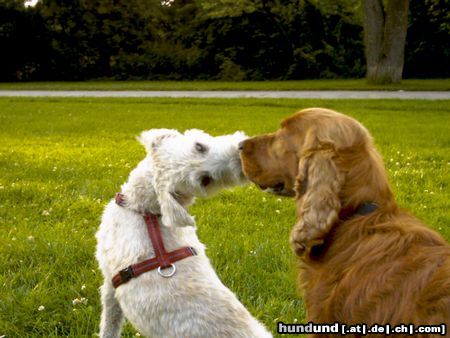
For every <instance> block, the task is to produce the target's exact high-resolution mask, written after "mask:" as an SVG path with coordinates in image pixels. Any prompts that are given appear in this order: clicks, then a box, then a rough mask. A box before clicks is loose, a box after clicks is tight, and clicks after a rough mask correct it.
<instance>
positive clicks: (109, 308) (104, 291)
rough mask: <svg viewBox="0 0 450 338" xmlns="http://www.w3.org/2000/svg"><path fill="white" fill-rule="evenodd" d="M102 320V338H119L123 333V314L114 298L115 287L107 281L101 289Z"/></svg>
mask: <svg viewBox="0 0 450 338" xmlns="http://www.w3.org/2000/svg"><path fill="white" fill-rule="evenodd" d="M101 299H102V307H103V308H102V318H101V322H100V337H101V338H119V337H120V332H121V331H122V324H123V313H122V309H121V308H120V305H119V303H118V302H117V300H116V298H115V297H114V287H113V286H112V285H111V283H110V282H108V281H105V282H104V283H103V286H102V287H101Z"/></svg>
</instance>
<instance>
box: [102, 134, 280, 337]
mask: <svg viewBox="0 0 450 338" xmlns="http://www.w3.org/2000/svg"><path fill="white" fill-rule="evenodd" d="M245 138H246V136H245V135H244V134H243V133H240V132H237V133H235V134H233V135H225V136H218V137H212V136H210V135H208V134H206V133H204V132H202V131H199V130H188V131H186V132H185V133H184V134H180V133H179V132H178V131H176V130H169V129H153V130H150V131H146V132H143V133H142V134H141V136H140V138H139V140H140V142H141V143H142V144H143V145H144V146H145V148H146V150H147V157H146V158H145V159H144V160H143V161H142V162H141V163H139V165H138V166H137V168H135V169H134V170H133V171H132V172H131V174H130V177H129V179H128V182H127V183H125V184H124V185H123V186H122V190H121V192H122V194H123V195H124V196H125V201H126V202H125V205H124V207H121V206H118V205H117V204H116V203H115V202H114V200H112V201H111V202H110V203H109V204H108V205H107V206H106V208H105V211H104V213H103V217H102V223H101V225H100V229H99V231H98V232H97V235H96V238H97V252H96V258H97V260H98V263H99V265H100V269H101V271H102V273H103V276H104V284H103V286H102V288H101V298H102V306H103V311H102V316H101V323H100V337H120V332H121V327H122V324H123V318H124V316H125V317H126V318H127V319H128V320H129V321H130V322H131V323H132V324H133V325H134V326H135V327H136V328H137V329H138V330H139V331H140V332H141V333H142V334H143V335H145V336H148V337H155V338H156V337H157V338H164V337H167V338H169V337H173V338H185V337H189V338H196V337H198V338H206V337H214V338H219V337H220V338H222V337H255V338H263V337H271V334H270V333H269V332H268V331H267V330H266V329H265V328H264V326H263V325H262V324H260V323H259V322H258V321H257V320H256V319H255V318H253V317H252V316H251V314H250V313H249V312H248V311H247V309H245V307H244V306H243V305H242V304H241V303H240V302H239V300H238V299H237V298H236V296H235V295H234V294H233V293H232V292H231V291H230V290H229V289H228V288H227V287H226V286H224V285H223V284H222V282H221V281H220V279H219V278H218V276H217V275H216V273H215V271H214V269H213V268H212V266H211V264H210V262H209V260H208V258H207V257H206V255H205V247H204V245H203V244H202V243H200V241H199V239H198V237H197V235H196V229H195V221H194V219H193V217H192V216H190V215H189V213H188V211H187V207H188V205H189V204H191V203H192V202H193V201H194V198H195V197H196V196H209V195H211V194H213V193H214V192H216V191H218V190H219V189H221V188H225V187H230V186H234V185H237V184H240V183H243V182H244V181H245V178H244V176H243V174H242V170H241V164H240V159H239V152H238V144H239V142H240V141H242V140H244V139H245ZM144 212H151V213H154V214H162V218H160V219H159V222H160V223H162V224H163V226H161V227H160V229H161V234H162V238H163V241H164V245H165V246H166V249H167V251H172V250H175V249H178V248H181V247H185V246H188V247H193V248H194V249H195V251H196V252H197V255H196V256H193V257H188V258H185V259H182V260H180V261H178V262H176V263H175V264H176V268H177V272H176V274H175V275H174V276H173V277H171V278H162V277H161V276H160V275H159V274H158V273H157V271H156V270H152V271H149V272H146V273H144V274H142V275H140V276H139V277H137V278H133V279H131V280H130V281H129V282H128V283H126V284H123V285H121V286H119V287H118V288H117V289H114V288H113V286H112V283H111V278H112V277H113V275H115V274H116V273H117V272H118V271H119V270H121V269H124V268H126V267H127V266H129V265H131V264H134V263H138V262H141V261H143V260H145V259H148V258H151V257H154V250H153V247H152V245H151V241H150V238H149V236H148V234H147V229H146V224H145V221H144V219H143V217H142V214H143V213H144Z"/></svg>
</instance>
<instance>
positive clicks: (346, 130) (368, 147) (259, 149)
mask: <svg viewBox="0 0 450 338" xmlns="http://www.w3.org/2000/svg"><path fill="white" fill-rule="evenodd" d="M240 149H241V161H242V167H243V171H244V173H245V175H246V176H247V177H248V178H249V179H250V180H251V181H252V182H254V183H255V184H257V185H258V186H260V187H261V188H262V189H268V190H269V191H271V192H273V193H276V194H280V195H287V196H295V198H296V200H297V213H298V216H299V224H297V226H296V227H297V231H300V230H301V232H302V234H301V236H300V237H302V239H301V240H302V241H304V242H305V243H303V244H304V246H307V247H308V246H309V247H310V246H313V245H315V244H318V243H321V242H322V241H323V238H324V236H325V235H326V234H327V233H328V232H329V230H330V228H331V226H332V225H333V224H334V223H335V222H336V221H337V219H338V215H339V212H340V210H341V208H342V207H344V206H345V207H357V206H358V204H359V203H363V202H369V201H370V202H374V203H382V200H383V199H384V198H386V196H387V195H389V196H390V188H389V185H388V184H387V179H386V175H385V172H384V166H383V163H382V161H381V157H380V156H379V154H378V153H377V151H376V150H375V148H374V147H373V142H372V139H371V137H370V134H369V132H368V131H367V129H366V128H365V127H364V126H362V125H361V124H360V123H359V122H358V121H356V120H354V119H353V118H350V117H348V116H345V115H343V114H340V113H337V112H334V111H331V110H327V109H320V108H312V109H306V110H302V111H300V112H299V113H297V114H294V115H293V116H291V117H289V118H287V119H285V120H284V121H283V122H282V123H281V128H280V129H279V130H277V131H276V132H275V133H272V134H267V135H262V136H257V137H254V138H250V139H247V140H246V141H244V142H242V143H241V145H240Z"/></svg>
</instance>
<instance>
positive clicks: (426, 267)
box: [240, 108, 450, 337]
mask: <svg viewBox="0 0 450 338" xmlns="http://www.w3.org/2000/svg"><path fill="white" fill-rule="evenodd" d="M240 147H241V160H242V165H243V169H244V172H245V174H246V175H247V177H248V178H249V179H250V180H251V181H253V182H254V183H256V184H257V185H259V186H260V187H261V188H262V189H270V190H271V191H272V192H274V193H276V194H281V195H287V196H295V199H296V203H297V213H298V218H299V221H298V223H297V224H296V225H295V226H294V228H293V230H292V233H291V244H292V247H293V249H294V251H295V252H296V253H297V255H298V256H299V257H300V276H299V280H300V281H301V285H302V286H303V289H304V292H305V301H306V307H307V312H308V321H312V322H316V323H334V322H341V323H346V324H360V323H366V324H375V323H377V324H391V325H398V324H401V323H405V324H409V323H413V324H416V325H419V324H420V325H424V324H432V325H436V324H444V323H445V324H447V326H448V328H450V245H449V244H448V243H447V242H446V241H445V240H444V239H443V238H442V237H441V236H440V235H439V234H437V233H436V232H435V231H433V230H431V229H430V228H428V227H427V226H425V225H424V224H422V223H421V222H420V221H419V220H418V219H416V218H415V217H413V216H411V215H409V214H408V213H406V212H404V211H401V210H400V209H399V208H398V206H397V204H396V202H395V199H394V196H393V194H392V191H391V188H390V186H389V183H388V180H387V175H386V172H385V168H384V165H383V162H382V159H381V156H380V154H379V153H378V152H377V150H376V149H375V147H374V144H373V142H372V139H371V136H370V134H369V132H368V131H367V130H366V128H364V127H363V126H362V125H361V124H360V123H359V122H357V121H356V120H354V119H352V118H350V117H348V116H345V115H342V114H340V113H336V112H334V111H331V110H326V109H319V108H313V109H306V110H303V111H301V112H299V113H297V114H295V115H293V116H291V117H289V118H287V119H286V120H284V121H283V122H282V124H281V128H280V129H279V130H278V131H276V132H275V133H272V134H267V135H262V136H258V137H254V138H251V139H248V140H246V141H244V142H243V143H241V145H240ZM378 337H379V335H378ZM428 337H429V336H428Z"/></svg>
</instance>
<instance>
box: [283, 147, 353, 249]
mask: <svg viewBox="0 0 450 338" xmlns="http://www.w3.org/2000/svg"><path fill="white" fill-rule="evenodd" d="M307 141H313V142H308V143H309V145H312V148H309V147H308V149H307V150H306V151H304V152H303V154H302V156H301V157H300V161H299V170H298V175H297V177H296V183H295V193H296V203H297V215H298V219H299V220H298V222H297V224H296V225H295V226H294V228H293V230H292V232H291V245H292V248H293V250H294V251H295V253H296V254H297V255H299V256H301V255H302V254H303V253H304V252H305V250H309V249H311V248H312V247H314V246H316V245H320V244H322V243H323V242H324V238H325V236H326V235H327V234H328V232H329V231H330V229H331V227H332V225H333V224H334V223H335V222H336V221H337V219H338V217H339V211H340V209H341V203H340V200H339V192H340V190H341V186H342V184H343V182H344V174H343V173H341V172H340V171H339V168H338V166H337V165H336V162H335V160H336V152H335V150H334V148H333V146H332V145H328V146H327V145H326V146H323V145H320V146H318V143H317V142H315V141H314V140H307ZM316 146H317V147H316Z"/></svg>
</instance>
